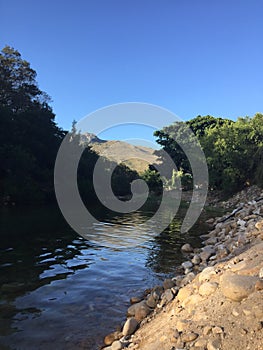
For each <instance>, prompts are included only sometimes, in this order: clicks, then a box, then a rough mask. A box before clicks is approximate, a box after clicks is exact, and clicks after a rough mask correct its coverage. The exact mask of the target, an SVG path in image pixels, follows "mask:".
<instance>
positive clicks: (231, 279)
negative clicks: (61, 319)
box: [104, 187, 263, 350]
mask: <svg viewBox="0 0 263 350" xmlns="http://www.w3.org/2000/svg"><path fill="white" fill-rule="evenodd" d="M220 204H221V206H223V207H224V208H229V209H230V208H231V211H230V212H229V213H227V214H226V215H224V216H223V217H220V218H216V219H211V220H209V223H210V224H211V231H210V233H208V234H207V235H206V236H205V237H203V238H204V241H203V247H202V248H198V249H196V248H195V249H194V248H192V247H191V246H190V245H189V244H186V245H184V246H183V247H182V251H183V252H184V254H185V262H183V263H182V264H181V266H180V267H179V268H178V269H177V271H176V274H175V277H174V278H172V279H167V280H165V281H164V282H163V285H162V286H156V287H155V288H153V289H152V290H149V291H148V292H146V293H145V296H144V297H143V298H141V297H134V298H132V300H131V303H132V305H131V306H130V307H129V309H128V311H127V316H128V317H127V321H126V322H125V324H124V326H123V328H122V330H121V331H116V332H114V333H112V334H110V335H108V336H107V337H105V344H106V345H107V346H106V348H104V349H107V350H118V349H122V348H125V347H128V348H129V349H134V350H135V349H142V350H155V349H163V350H172V349H173V350H175V349H195V350H206V349H207V350H216V349H231V350H242V349H244V350H245V349H255V350H256V349H257V350H260V349H263V347H262V344H263V254H262V249H263V191H262V190H260V189H258V188H256V187H251V188H249V189H247V190H245V191H242V192H240V193H238V194H237V195H235V196H234V197H233V198H231V199H230V200H229V201H226V202H222V203H220ZM217 205H218V204H217Z"/></svg>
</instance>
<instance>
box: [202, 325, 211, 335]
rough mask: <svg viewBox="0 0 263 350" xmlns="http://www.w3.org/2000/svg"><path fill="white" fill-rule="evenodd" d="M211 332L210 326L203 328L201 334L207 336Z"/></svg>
mask: <svg viewBox="0 0 263 350" xmlns="http://www.w3.org/2000/svg"><path fill="white" fill-rule="evenodd" d="M211 332H212V327H210V326H205V327H204V329H203V334H204V335H208V334H209V333H211Z"/></svg>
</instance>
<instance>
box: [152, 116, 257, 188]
mask: <svg viewBox="0 0 263 350" xmlns="http://www.w3.org/2000/svg"><path fill="white" fill-rule="evenodd" d="M189 128H190V129H191V131H192V133H193V135H194V137H195V138H197V140H198V141H199V143H200V145H201V147H202V149H203V151H204V153H205V156H206V162H207V166H208V172H209V188H210V190H219V191H223V192H224V193H226V194H231V193H234V192H236V191H238V190H240V189H242V188H244V187H245V186H247V185H252V184H256V185H258V186H260V187H262V186H263V114H261V113H257V114H255V115H254V116H253V117H248V116H246V117H240V118H238V119H237V120H236V121H233V120H230V119H223V118H215V117H213V116H210V115H207V116H197V117H196V118H194V119H191V120H189V121H186V122H176V123H174V124H172V125H170V126H167V127H164V128H163V129H162V130H158V131H156V132H155V136H156V137H157V143H159V144H160V145H161V146H162V150H161V151H157V154H158V155H159V156H160V158H161V159H162V160H163V161H166V159H165V153H164V152H163V151H165V152H167V153H168V154H169V155H170V156H171V157H172V159H173V160H174V162H175V164H176V166H177V169H178V171H173V172H172V173H170V174H168V175H167V178H166V179H165V180H166V181H167V182H168V183H170V184H171V185H172V183H173V180H174V177H176V176H178V177H180V178H181V182H182V184H183V186H184V188H185V189H190V188H191V185H192V169H191V165H190V163H189V160H188V159H187V157H186V155H185V153H184V151H183V149H182V147H180V145H179V144H181V145H183V144H184V143H189V142H194V140H191V139H189V133H187V130H189Z"/></svg>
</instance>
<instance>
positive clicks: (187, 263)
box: [181, 261, 193, 269]
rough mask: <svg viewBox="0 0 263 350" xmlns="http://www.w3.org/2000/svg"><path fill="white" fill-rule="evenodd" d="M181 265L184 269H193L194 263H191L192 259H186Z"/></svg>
mask: <svg viewBox="0 0 263 350" xmlns="http://www.w3.org/2000/svg"><path fill="white" fill-rule="evenodd" d="M181 265H182V267H183V268H184V269H191V268H192V267H193V264H192V263H191V261H185V262H183V263H182V264H181Z"/></svg>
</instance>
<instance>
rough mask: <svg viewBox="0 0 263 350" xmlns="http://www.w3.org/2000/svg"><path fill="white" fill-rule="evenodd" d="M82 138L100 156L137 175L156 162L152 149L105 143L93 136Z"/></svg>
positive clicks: (116, 142)
mask: <svg viewBox="0 0 263 350" xmlns="http://www.w3.org/2000/svg"><path fill="white" fill-rule="evenodd" d="M84 137H85V138H86V141H87V142H88V143H89V144H90V146H91V147H92V149H93V150H94V151H95V152H97V153H98V154H99V155H100V156H103V157H106V158H108V159H109V160H112V161H114V162H116V163H118V164H120V163H123V164H125V165H127V166H128V167H129V168H131V169H132V170H136V171H137V172H138V173H141V172H143V171H145V170H146V169H148V166H149V164H153V163H156V162H157V156H156V155H155V154H154V151H155V150H154V149H153V148H150V147H144V146H135V145H132V144H129V143H127V142H124V141H105V140H101V139H99V138H98V137H97V136H96V135H94V134H85V135H84Z"/></svg>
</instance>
